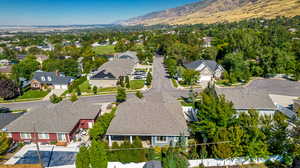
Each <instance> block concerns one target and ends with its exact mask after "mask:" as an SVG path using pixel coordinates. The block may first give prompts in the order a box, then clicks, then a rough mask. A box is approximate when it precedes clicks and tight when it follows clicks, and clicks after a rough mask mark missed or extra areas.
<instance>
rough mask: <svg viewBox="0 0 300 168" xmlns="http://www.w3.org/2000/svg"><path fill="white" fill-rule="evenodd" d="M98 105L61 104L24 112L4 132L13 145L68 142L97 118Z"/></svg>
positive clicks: (99, 109) (64, 102)
mask: <svg viewBox="0 0 300 168" xmlns="http://www.w3.org/2000/svg"><path fill="white" fill-rule="evenodd" d="M100 112H101V105H100V104H92V103H90V104H89V103H84V104H83V103H82V102H74V103H72V102H70V101H67V100H65V101H62V102H61V103H59V104H49V105H46V106H44V107H40V108H33V109H29V111H28V112H26V113H25V114H23V115H22V116H20V117H19V118H17V119H16V120H14V121H13V122H11V123H10V124H8V125H7V126H6V127H5V128H4V130H5V131H6V132H7V133H8V136H9V137H11V138H12V139H13V141H15V142H36V141H38V142H40V143H54V142H57V143H59V142H61V143H66V144H67V143H69V142H71V141H73V140H76V138H77V135H78V134H79V133H80V131H82V130H84V129H88V128H91V127H92V126H93V123H94V121H95V120H96V119H97V117H98V116H99V115H100Z"/></svg>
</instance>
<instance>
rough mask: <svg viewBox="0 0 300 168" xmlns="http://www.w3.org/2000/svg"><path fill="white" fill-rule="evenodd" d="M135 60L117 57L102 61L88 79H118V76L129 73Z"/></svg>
mask: <svg viewBox="0 0 300 168" xmlns="http://www.w3.org/2000/svg"><path fill="white" fill-rule="evenodd" d="M134 65H135V62H134V61H133V60H131V59H118V60H112V61H108V62H106V63H104V64H103V65H102V66H101V67H100V68H99V69H98V70H97V71H96V72H95V73H94V75H92V76H91V77H90V79H94V80H97V79H118V78H119V77H120V76H127V75H130V74H131V72H132V71H133V68H134Z"/></svg>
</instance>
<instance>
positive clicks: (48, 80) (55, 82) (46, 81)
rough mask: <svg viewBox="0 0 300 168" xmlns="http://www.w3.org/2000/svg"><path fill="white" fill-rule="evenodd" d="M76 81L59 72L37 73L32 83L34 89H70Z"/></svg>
mask: <svg viewBox="0 0 300 168" xmlns="http://www.w3.org/2000/svg"><path fill="white" fill-rule="evenodd" d="M73 80H74V79H73V78H72V77H70V76H65V75H63V74H61V73H59V72H44V71H36V72H35V73H34V76H33V78H32V80H31V82H30V86H31V88H32V89H46V88H54V89H68V85H69V84H70V83H71V82H72V81H73Z"/></svg>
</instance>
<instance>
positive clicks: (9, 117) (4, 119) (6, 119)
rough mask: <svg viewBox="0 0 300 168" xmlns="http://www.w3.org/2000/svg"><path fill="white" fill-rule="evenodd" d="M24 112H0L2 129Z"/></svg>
mask: <svg viewBox="0 0 300 168" xmlns="http://www.w3.org/2000/svg"><path fill="white" fill-rule="evenodd" d="M23 114H24V113H0V130H1V129H2V128H4V127H5V126H6V125H8V124H9V123H11V122H12V121H14V120H15V119H17V118H19V117H20V116H21V115H23Z"/></svg>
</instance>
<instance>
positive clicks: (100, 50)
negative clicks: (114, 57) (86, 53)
mask: <svg viewBox="0 0 300 168" xmlns="http://www.w3.org/2000/svg"><path fill="white" fill-rule="evenodd" d="M93 50H94V51H95V53H96V54H98V55H110V54H113V53H115V52H116V51H115V46H113V45H108V46H98V47H94V48H93Z"/></svg>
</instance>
